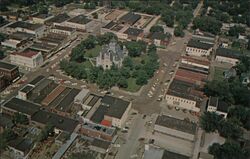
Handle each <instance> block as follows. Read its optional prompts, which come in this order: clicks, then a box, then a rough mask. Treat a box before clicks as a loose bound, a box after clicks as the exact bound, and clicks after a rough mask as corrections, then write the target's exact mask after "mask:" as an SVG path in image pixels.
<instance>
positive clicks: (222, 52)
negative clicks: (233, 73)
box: [215, 48, 242, 66]
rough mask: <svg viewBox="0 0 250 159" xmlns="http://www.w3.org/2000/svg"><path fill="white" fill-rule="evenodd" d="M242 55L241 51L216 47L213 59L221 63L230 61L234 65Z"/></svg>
mask: <svg viewBox="0 0 250 159" xmlns="http://www.w3.org/2000/svg"><path fill="white" fill-rule="evenodd" d="M241 56H242V53H241V52H239V51H237V50H232V49H227V48H218V49H217V50H216V58H215V60H216V61H218V62H222V63H224V62H225V63H230V64H232V65H233V66H235V65H236V64H237V63H238V62H239V60H240V57H241Z"/></svg>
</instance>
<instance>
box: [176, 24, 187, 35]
mask: <svg viewBox="0 0 250 159" xmlns="http://www.w3.org/2000/svg"><path fill="white" fill-rule="evenodd" d="M174 35H175V36H177V37H184V35H185V33H184V32H183V28H182V27H181V26H177V27H175V28H174Z"/></svg>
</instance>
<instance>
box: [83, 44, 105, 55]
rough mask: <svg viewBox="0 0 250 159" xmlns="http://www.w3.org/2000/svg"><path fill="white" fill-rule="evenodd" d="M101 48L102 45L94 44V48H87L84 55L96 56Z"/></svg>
mask: <svg viewBox="0 0 250 159" xmlns="http://www.w3.org/2000/svg"><path fill="white" fill-rule="evenodd" d="M101 50H102V47H101V46H100V45H96V47H95V48H93V49H89V50H87V51H86V53H85V57H88V58H92V57H97V56H98V55H99V53H100V51H101Z"/></svg>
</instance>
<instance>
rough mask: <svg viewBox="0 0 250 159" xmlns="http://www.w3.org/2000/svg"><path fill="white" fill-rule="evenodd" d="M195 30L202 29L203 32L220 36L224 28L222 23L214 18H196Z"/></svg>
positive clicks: (194, 22)
mask: <svg viewBox="0 0 250 159" xmlns="http://www.w3.org/2000/svg"><path fill="white" fill-rule="evenodd" d="M193 27H194V29H197V28H198V29H200V30H201V31H207V32H210V33H212V34H216V35H217V34H219V33H220V29H221V27H222V23H221V22H220V21H218V20H216V19H215V18H214V17H209V16H203V17H196V18H195V19H194V21H193Z"/></svg>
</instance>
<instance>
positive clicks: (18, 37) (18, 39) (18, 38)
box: [1, 32, 34, 49]
mask: <svg viewBox="0 0 250 159" xmlns="http://www.w3.org/2000/svg"><path fill="white" fill-rule="evenodd" d="M33 37H34V35H33V34H29V33H25V32H15V33H13V34H11V35H9V37H8V39H6V40H5V41H3V42H1V45H3V46H7V47H11V48H15V49H16V48H19V47H22V46H24V45H25V44H27V43H28V42H31V41H32V40H33Z"/></svg>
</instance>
